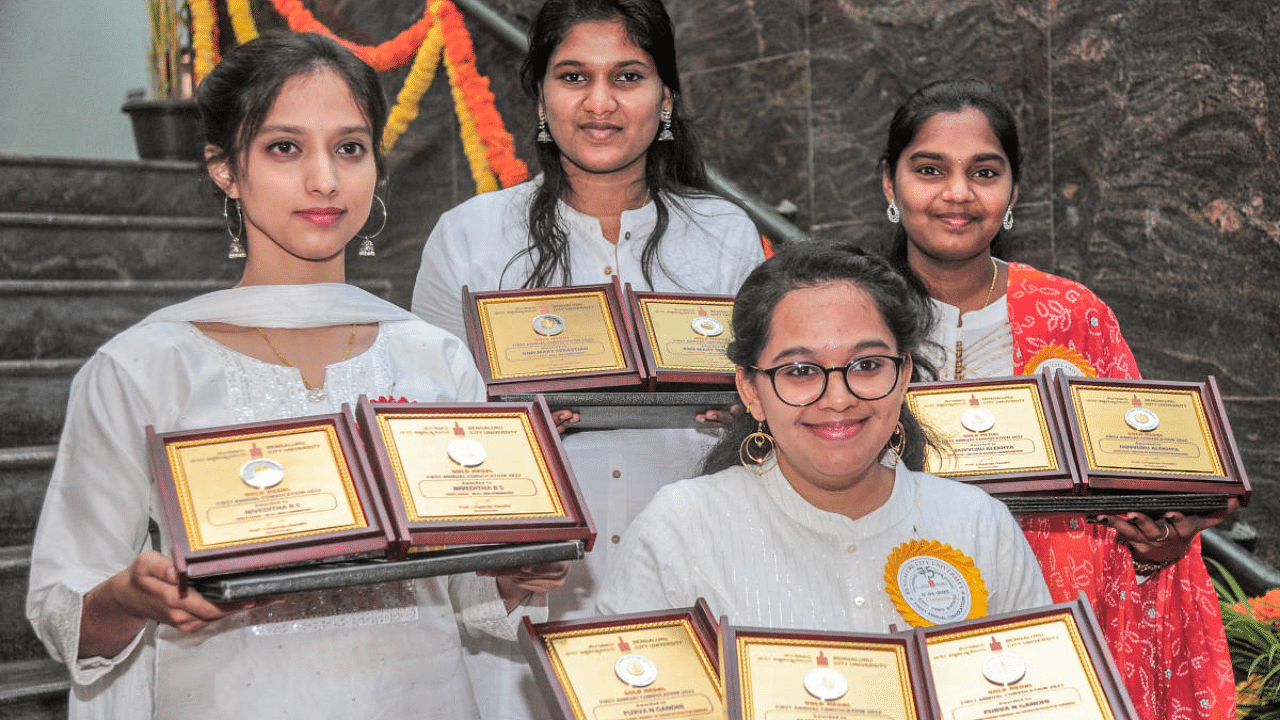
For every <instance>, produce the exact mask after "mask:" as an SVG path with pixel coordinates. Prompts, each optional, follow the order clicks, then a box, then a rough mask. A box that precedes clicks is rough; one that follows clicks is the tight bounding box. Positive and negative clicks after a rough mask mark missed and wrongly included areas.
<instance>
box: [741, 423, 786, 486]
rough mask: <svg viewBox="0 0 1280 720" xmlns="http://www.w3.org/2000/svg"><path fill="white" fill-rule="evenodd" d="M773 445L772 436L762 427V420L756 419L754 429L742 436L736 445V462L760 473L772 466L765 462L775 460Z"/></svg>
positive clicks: (774, 445)
mask: <svg viewBox="0 0 1280 720" xmlns="http://www.w3.org/2000/svg"><path fill="white" fill-rule="evenodd" d="M775 447H776V444H775V443H774V440H773V436H772V435H770V434H769V432H768V431H767V430H765V429H764V421H763V420H757V421H756V431H755V432H753V433H751V434H750V435H748V436H746V437H745V438H743V439H742V444H741V445H739V446H738V462H740V463H742V467H744V468H746V469H748V470H750V471H751V472H753V473H755V474H757V475H760V474H762V473H764V472H765V471H766V470H768V469H769V468H771V467H773V466H772V465H768V464H767V463H768V462H769V461H770V460H774V461H776V460H777V458H776V457H775V455H774V452H773V451H774V448H775Z"/></svg>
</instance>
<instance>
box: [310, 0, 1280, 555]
mask: <svg viewBox="0 0 1280 720" xmlns="http://www.w3.org/2000/svg"><path fill="white" fill-rule="evenodd" d="M309 5H312V6H314V7H316V8H317V11H318V13H319V14H321V16H322V17H326V18H328V19H332V20H333V22H335V23H336V22H338V18H344V19H345V20H343V21H342V22H345V23H346V25H345V27H346V28H347V30H348V31H349V32H351V33H352V35H351V37H353V38H359V37H363V38H364V39H365V40H366V41H376V40H382V39H385V38H387V37H390V36H391V35H392V34H394V32H395V31H397V30H398V29H400V28H402V27H404V26H405V25H407V24H408V22H409V21H410V18H411V17H412V16H413V15H414V14H415V12H420V8H421V6H422V3H421V0H388V1H387V2H383V3H361V2H357V1H356V0H350V1H345V0H320V1H318V2H315V3H309ZM489 5H490V7H492V8H494V9H495V10H497V11H498V12H499V13H500V14H502V15H504V16H506V17H507V18H508V19H510V20H511V21H512V22H514V23H515V24H517V25H518V26H520V27H522V28H523V27H527V25H528V22H529V19H530V18H531V16H532V14H533V12H535V11H536V9H537V7H538V6H539V5H540V2H539V0H490V2H489ZM388 6H389V7H393V8H397V10H396V11H394V12H387V10H386V8H387V7H388ZM667 6H668V9H669V11H670V12H671V14H672V17H673V18H674V20H675V23H676V25H677V36H678V43H679V48H680V52H681V69H682V71H683V82H684V84H685V92H686V96H687V98H688V101H689V103H690V106H691V107H692V108H693V109H694V111H695V112H696V113H697V116H698V118H699V119H700V121H701V126H702V129H703V131H704V135H705V138H706V144H707V148H708V151H709V156H710V160H711V163H712V164H713V165H714V166H715V167H717V168H718V169H720V170H721V171H722V172H723V173H724V174H725V175H726V176H728V177H729V178H731V179H732V180H734V181H735V182H737V183H738V184H739V185H740V186H742V187H743V188H744V189H746V190H747V191H749V192H751V193H753V194H755V196H756V197H757V198H758V199H760V200H762V201H764V202H765V203H766V204H769V205H784V204H786V205H793V206H794V207H795V208H796V209H795V212H794V214H793V215H792V218H793V220H794V221H795V222H796V223H797V224H798V225H799V226H801V227H802V228H803V229H805V230H806V231H808V232H809V233H810V234H811V235H812V236H813V237H814V238H816V239H819V240H822V239H832V238H843V237H852V238H861V239H864V240H865V241H867V242H868V243H878V242H880V241H882V240H883V239H884V238H885V237H886V236H887V235H888V233H889V226H888V224H887V221H885V219H884V213H883V206H884V202H883V199H882V197H881V194H880V190H879V181H878V178H877V174H876V167H875V165H876V159H877V157H878V156H879V151H880V148H881V145H882V143H883V135H884V132H885V128H886V126H887V124H888V121H889V117H890V116H891V114H892V112H893V110H894V109H895V108H896V107H897V106H898V104H900V103H901V102H902V100H903V99H905V97H906V96H907V95H908V94H909V93H910V92H911V91H912V90H913V89H914V88H916V87H917V86H919V85H921V84H923V83H925V82H927V81H930V80H934V79H938V78H944V77H956V76H978V77H982V78H985V79H987V80H989V81H990V82H992V83H994V84H995V85H996V86H997V87H999V88H1000V90H1001V91H1002V92H1003V93H1004V94H1005V96H1006V97H1007V98H1008V100H1009V101H1010V103H1011V104H1012V105H1013V106H1014V108H1015V110H1016V111H1017V114H1018V116H1019V121H1020V124H1021V128H1022V132H1023V138H1024V144H1025V151H1026V156H1027V163H1026V166H1025V169H1024V176H1023V181H1022V187H1021V193H1020V201H1019V203H1018V206H1017V209H1016V214H1017V226H1016V228H1015V231H1014V243H1013V251H1012V253H1011V256H1012V257H1013V258H1014V259H1020V260H1025V261H1027V262H1030V263H1032V264H1034V265H1036V266H1038V267H1040V268H1042V269H1045V270H1049V271H1052V272H1055V273H1058V274H1061V275H1065V276H1068V277H1071V278H1074V279H1077V280H1080V281H1082V282H1084V283H1085V284H1086V285H1088V286H1089V287H1090V288H1092V289H1093V290H1094V291H1096V292H1097V293H1098V294H1099V295H1101V296H1102V298H1103V299H1105V300H1106V301H1107V302H1108V303H1109V304H1110V305H1111V306H1112V308H1113V309H1114V310H1115V311H1116V314H1117V315H1118V316H1119V317H1120V321H1121V324H1122V327H1123V328H1124V331H1125V336H1126V337H1127V338H1128V340H1129V342H1130V344H1131V345H1132V347H1133V350H1134V353H1135V354H1136V355H1137V358H1138V361H1139V364H1140V366H1141V367H1142V370H1143V373H1144V374H1145V375H1146V376H1147V377H1149V378H1156V379H1170V380H1197V381H1199V380H1203V379H1204V377H1205V376H1206V375H1209V374H1212V375H1214V376H1215V377H1216V378H1217V380H1218V382H1219V384H1220V386H1221V388H1222V391H1223V393H1224V395H1225V396H1226V400H1227V408H1228V415H1229V417H1230V419H1231V422H1232V424H1233V426H1234V431H1235V436H1236V438H1237V440H1238V441H1239V444H1240V446H1241V449H1242V451H1243V454H1244V461H1245V466H1246V468H1247V469H1248V471H1249V473H1250V475H1251V478H1252V480H1253V482H1254V485H1255V488H1256V494H1257V497H1256V499H1255V502H1254V504H1253V505H1252V506H1251V507H1249V508H1247V509H1245V510H1243V511H1242V512H1241V513H1240V517H1242V518H1244V519H1245V520H1247V521H1249V522H1250V523H1252V524H1254V525H1255V526H1257V527H1258V529H1259V530H1260V532H1261V533H1262V541H1261V544H1260V548H1259V551H1260V554H1261V555H1262V556H1263V557H1264V558H1266V559H1267V560H1269V561H1270V562H1271V563H1272V564H1274V565H1280V524H1278V523H1276V522H1275V520H1274V518H1275V517H1277V510H1276V509H1277V507H1280V500H1278V499H1276V497H1275V495H1276V493H1275V490H1276V486H1277V484H1280V450H1277V449H1276V447H1275V446H1274V445H1273V444H1272V442H1271V439H1272V438H1274V437H1275V436H1276V435H1277V433H1280V389H1277V386H1278V385H1280V209H1277V207H1276V190H1277V188H1280V137H1277V128H1280V122H1278V117H1280V59H1278V55H1277V53H1278V52H1280V47H1278V46H1277V43H1278V39H1280V6H1277V5H1276V4H1275V3H1274V2H1272V1H1271V0H1197V1H1196V2H1192V1H1191V0H1127V1H1126V2H1117V1H1116V0H1036V1H1034V2H1015V1H1013V0H988V1H980V0H951V1H950V2H942V1H941V0H879V1H877V2H869V1H867V0H667ZM335 26H336V25H335ZM470 27H471V28H472V31H473V34H474V35H475V37H476V43H477V53H478V56H479V61H478V65H479V67H480V69H481V71H482V72H484V73H486V74H488V75H490V77H491V78H492V79H493V87H494V91H495V94H496V95H497V102H498V107H499V109H500V111H501V112H502V114H503V116H504V117H505V118H506V120H507V123H508V127H509V128H510V129H512V130H513V131H514V132H515V133H516V134H517V136H518V137H517V145H518V148H519V151H520V154H521V156H522V157H524V158H532V154H531V153H530V152H529V150H530V147H531V144H532V124H533V117H534V113H533V105H532V103H531V102H530V101H529V100H528V99H527V98H525V97H524V96H523V95H522V94H521V93H520V90H519V87H518V81H517V78H516V67H517V65H518V62H519V57H518V55H517V54H515V53H514V52H513V51H511V50H510V49H508V48H506V47H503V46H501V45H500V44H499V42H498V41H496V40H495V39H493V37H491V36H490V35H488V34H487V33H486V32H485V31H484V30H483V29H482V28H481V27H480V26H478V25H477V24H475V23H474V22H472V23H470ZM402 77H403V73H402V72H401V73H390V74H388V76H387V87H388V88H389V89H390V91H391V92H392V93H393V94H394V92H396V91H397V90H398V88H399V86H400V82H401V79H402ZM423 107H424V114H423V115H424V116H423V117H422V118H420V119H419V121H418V122H417V123H416V124H415V125H414V126H413V128H412V129H411V130H410V132H409V134H408V135H407V136H406V137H405V138H404V139H403V140H402V141H401V142H400V144H399V145H398V146H397V148H396V149H395V152H394V155H393V164H394V173H395V182H394V187H393V188H392V190H391V198H392V201H391V203H390V204H391V207H392V212H393V215H394V218H393V222H392V224H391V226H390V227H389V229H388V232H387V234H386V237H385V239H384V240H383V241H382V242H383V249H382V251H381V255H380V257H379V259H378V260H377V261H376V262H375V263H374V264H372V265H364V266H363V267H361V266H359V265H357V266H355V268H361V269H359V270H356V269H355V268H353V272H355V273H358V274H365V273H369V274H385V275H389V276H391V277H393V278H394V279H395V280H396V281H397V282H398V283H399V286H398V289H397V293H398V298H399V299H401V300H405V301H407V298H408V293H409V286H410V285H411V283H412V273H413V271H414V268H415V267H416V265H417V261H418V256H419V254H420V252H421V247H422V243H423V240H424V239H425V237H426V235H427V233H428V232H429V231H430V228H431V226H432V225H433V223H434V222H435V219H436V217H437V216H438V215H439V213H440V212H441V211H443V210H444V209H446V208H448V207H451V206H452V205H454V204H456V203H458V202H460V201H462V200H464V199H466V198H467V197H469V196H470V195H471V194H472V193H473V192H474V185H473V183H472V181H471V179H470V177H469V173H468V169H467V165H466V161H465V158H464V157H463V155H462V152H461V146H460V144H459V142H458V140H457V133H456V123H455V121H454V120H453V119H452V110H451V108H452V103H451V101H450V99H449V96H448V93H447V88H446V87H445V86H444V84H443V83H442V82H440V80H439V79H438V80H437V82H436V85H435V86H434V87H433V88H432V90H431V92H430V93H429V95H428V97H427V99H426V101H425V102H424V106H423Z"/></svg>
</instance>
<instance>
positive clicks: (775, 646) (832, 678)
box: [720, 623, 929, 720]
mask: <svg viewBox="0 0 1280 720" xmlns="http://www.w3.org/2000/svg"><path fill="white" fill-rule="evenodd" d="M720 648H721V651H722V653H723V658H724V659H723V661H722V668H723V673H722V674H723V677H724V687H725V704H726V705H727V706H728V711H729V715H728V716H729V718H731V720H810V719H811V718H821V720H846V719H847V720H862V719H864V718H884V720H927V719H928V718H929V715H928V700H927V691H926V687H925V685H924V673H923V668H922V667H921V661H920V655H919V653H918V651H917V650H916V648H915V647H914V645H913V636H912V634H911V633H909V632H908V633H896V634H891V635H870V634H853V633H833V632H819V631H793V630H774V629H763V628H744V627H732V626H729V625H728V624H727V623H723V624H722V626H721V639H720Z"/></svg>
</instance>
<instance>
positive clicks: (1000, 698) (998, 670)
mask: <svg viewBox="0 0 1280 720" xmlns="http://www.w3.org/2000/svg"><path fill="white" fill-rule="evenodd" d="M914 632H915V635H916V645H917V647H919V648H920V649H921V651H922V655H924V656H925V657H926V658H927V663H926V674H927V677H928V685H929V687H930V688H931V690H932V693H931V702H932V703H933V715H934V716H935V717H938V718H947V719H948V720H1005V719H1010V720H1017V719H1018V718H1034V719H1035V720H1136V718H1137V717H1138V715H1137V713H1136V712H1135V711H1134V708H1133V703H1132V702H1131V701H1130V699H1129V696H1128V694H1127V692H1126V690H1125V687H1124V682H1123V680H1122V679H1121V677H1120V674H1119V673H1118V672H1117V671H1116V667H1115V664H1114V663H1113V661H1112V659H1111V654H1110V652H1108V650H1107V649H1106V638H1105V637H1104V636H1103V634H1102V631H1101V629H1100V628H1099V627H1098V624H1097V621H1096V619H1095V618H1094V617H1093V611H1092V610H1091V609H1090V608H1089V604H1088V602H1087V601H1086V600H1085V599H1084V597H1083V595H1082V596H1081V597H1080V598H1079V599H1077V600H1076V601H1074V602H1069V603H1060V604H1058V605H1050V606H1047V607H1044V608H1037V609H1035V610H1032V611H1029V612H1022V613H1011V614H1006V615H1001V616H998V617H997V616H992V617H986V618H981V619H978V620H970V621H966V622H960V623H955V624H951V625H942V626H937V627H931V628H916V629H915V631H914Z"/></svg>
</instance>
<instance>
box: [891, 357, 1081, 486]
mask: <svg viewBox="0 0 1280 720" xmlns="http://www.w3.org/2000/svg"><path fill="white" fill-rule="evenodd" d="M1051 398H1052V395H1051V391H1050V388H1049V384H1048V380H1047V379H1046V378H1045V376H1044V375H1041V374H1036V375H1030V376H1024V377H1009V378H998V379H986V380H957V381H946V382H929V383H913V384H911V385H910V386H909V387H908V388H907V404H908V406H909V407H910V408H911V412H912V413H913V414H914V415H915V416H916V418H917V419H919V420H920V421H921V422H922V423H924V424H925V426H926V427H928V428H929V429H930V430H932V431H933V433H934V436H935V437H936V438H937V439H938V440H939V441H940V444H941V445H942V446H943V447H942V449H941V452H931V453H929V454H928V455H927V456H926V458H925V466H924V470H925V471H926V472H930V473H933V474H934V475H940V476H942V477H949V478H955V479H956V480H961V481H964V482H967V483H971V484H974V485H978V486H980V487H982V488H983V489H984V490H986V491H987V492H989V493H991V494H993V495H999V494H1004V493H1019V494H1028V493H1043V494H1058V495H1072V494H1076V493H1078V492H1079V489H1078V482H1077V481H1076V479H1075V478H1076V473H1075V472H1074V458H1073V457H1072V456H1071V454H1070V453H1069V452H1067V448H1066V445H1065V443H1064V441H1063V434H1064V429H1063V428H1064V425H1063V424H1062V421H1061V418H1060V417H1058V415H1057V413H1056V412H1055V408H1056V406H1055V405H1054V404H1053V402H1052V400H1051Z"/></svg>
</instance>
